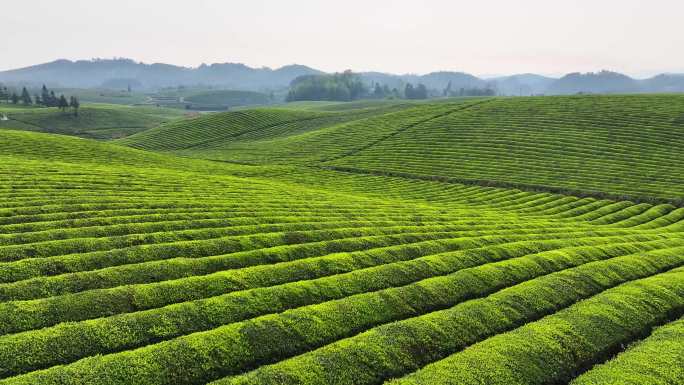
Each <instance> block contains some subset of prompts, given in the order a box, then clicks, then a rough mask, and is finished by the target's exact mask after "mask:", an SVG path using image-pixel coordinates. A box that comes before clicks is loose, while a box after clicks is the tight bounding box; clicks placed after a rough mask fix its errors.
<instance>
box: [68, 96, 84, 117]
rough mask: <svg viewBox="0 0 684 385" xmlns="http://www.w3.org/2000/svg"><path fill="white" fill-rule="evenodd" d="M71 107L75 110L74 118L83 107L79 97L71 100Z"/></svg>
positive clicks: (73, 97)
mask: <svg viewBox="0 0 684 385" xmlns="http://www.w3.org/2000/svg"><path fill="white" fill-rule="evenodd" d="M69 106H70V107H71V108H73V109H74V116H78V109H79V108H80V107H81V103H79V101H78V98H77V97H75V96H72V97H71V98H69Z"/></svg>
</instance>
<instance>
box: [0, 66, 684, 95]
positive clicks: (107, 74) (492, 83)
mask: <svg viewBox="0 0 684 385" xmlns="http://www.w3.org/2000/svg"><path fill="white" fill-rule="evenodd" d="M322 73H324V72H323V71H320V70H317V69H314V68H311V67H308V66H305V65H298V64H293V65H288V66H284V67H281V68H277V69H271V68H267V67H262V68H253V67H249V66H247V65H245V64H241V63H215V64H210V65H207V64H202V65H201V66H199V67H196V68H190V67H181V66H176V65H171V64H163V63H154V64H145V63H141V62H136V61H133V60H131V59H94V60H78V61H71V60H65V59H60V60H56V61H53V62H49V63H44V64H38V65H34V66H30V67H25V68H19V69H14V70H8V71H2V72H0V82H4V83H8V84H15V85H23V84H28V85H34V86H35V85H41V84H48V85H51V86H58V87H76V88H98V87H102V88H125V87H126V86H128V85H130V86H131V87H133V88H135V89H144V90H154V89H159V88H163V87H175V86H179V85H211V86H213V87H217V88H226V89H238V90H258V91H264V90H278V89H285V88H287V87H288V86H289V85H290V82H292V80H294V79H295V78H297V77H299V76H303V75H312V74H322ZM360 75H361V77H362V79H363V80H364V81H365V82H367V83H368V84H374V83H379V84H382V85H387V86H388V87H390V88H401V87H403V86H404V85H405V84H406V83H413V84H417V83H422V84H425V85H426V86H427V87H428V88H429V89H431V90H433V91H436V92H440V91H442V90H444V89H445V88H447V87H449V85H451V86H450V87H451V89H452V90H458V89H461V88H466V89H470V88H492V89H495V90H496V91H497V93H498V94H499V95H534V94H576V93H641V92H684V75H681V74H661V75H657V76H654V77H652V78H649V79H634V78H631V77H629V76H627V75H623V74H620V73H616V72H610V71H601V72H596V73H584V74H582V73H571V74H568V75H565V76H563V77H561V78H560V79H556V78H551V77H546V76H541V75H537V74H532V73H529V74H518V75H512V76H503V77H496V78H487V79H484V78H479V77H476V76H474V75H471V74H467V73H463V72H451V71H439V72H432V73H429V74H425V75H416V74H403V75H395V74H389V73H382V72H362V73H360Z"/></svg>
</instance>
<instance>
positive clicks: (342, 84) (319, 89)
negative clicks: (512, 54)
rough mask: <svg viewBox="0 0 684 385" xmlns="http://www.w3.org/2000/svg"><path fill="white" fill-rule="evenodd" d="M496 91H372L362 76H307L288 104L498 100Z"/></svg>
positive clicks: (408, 88) (413, 87)
mask: <svg viewBox="0 0 684 385" xmlns="http://www.w3.org/2000/svg"><path fill="white" fill-rule="evenodd" d="M495 95H496V90H495V89H494V88H492V87H490V86H486V87H483V88H477V87H471V88H465V87H461V88H459V89H454V87H453V86H452V83H451V82H449V84H448V85H447V87H446V88H445V89H444V90H441V91H440V90H432V91H431V90H429V89H428V88H427V87H426V86H425V85H424V84H422V83H418V84H415V85H414V84H411V83H406V84H405V85H404V87H403V89H397V88H392V89H390V88H389V87H388V86H387V85H386V84H385V85H381V84H380V83H375V84H373V85H372V86H371V87H370V88H369V87H368V86H367V85H366V84H365V83H364V82H363V80H362V78H361V76H359V75H358V74H355V73H353V72H351V71H345V72H343V73H335V74H332V75H303V76H300V77H298V78H296V79H295V80H293V81H292V82H291V83H290V90H289V92H288V94H287V97H286V99H285V100H286V101H288V102H293V101H300V100H327V101H341V102H346V101H351V100H358V99H412V100H419V99H428V98H430V97H439V96H444V97H451V96H495Z"/></svg>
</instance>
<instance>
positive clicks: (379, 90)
mask: <svg viewBox="0 0 684 385" xmlns="http://www.w3.org/2000/svg"><path fill="white" fill-rule="evenodd" d="M373 97H374V98H376V99H382V98H384V97H385V92H384V90H383V89H382V87H380V83H375V89H374V90H373Z"/></svg>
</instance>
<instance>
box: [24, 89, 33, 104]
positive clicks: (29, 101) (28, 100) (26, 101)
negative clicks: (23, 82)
mask: <svg viewBox="0 0 684 385" xmlns="http://www.w3.org/2000/svg"><path fill="white" fill-rule="evenodd" d="M21 102H22V103H24V104H25V105H27V106H28V105H31V104H33V99H31V95H30V94H29V92H28V90H27V89H26V87H24V88H23V89H22V90H21Z"/></svg>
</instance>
